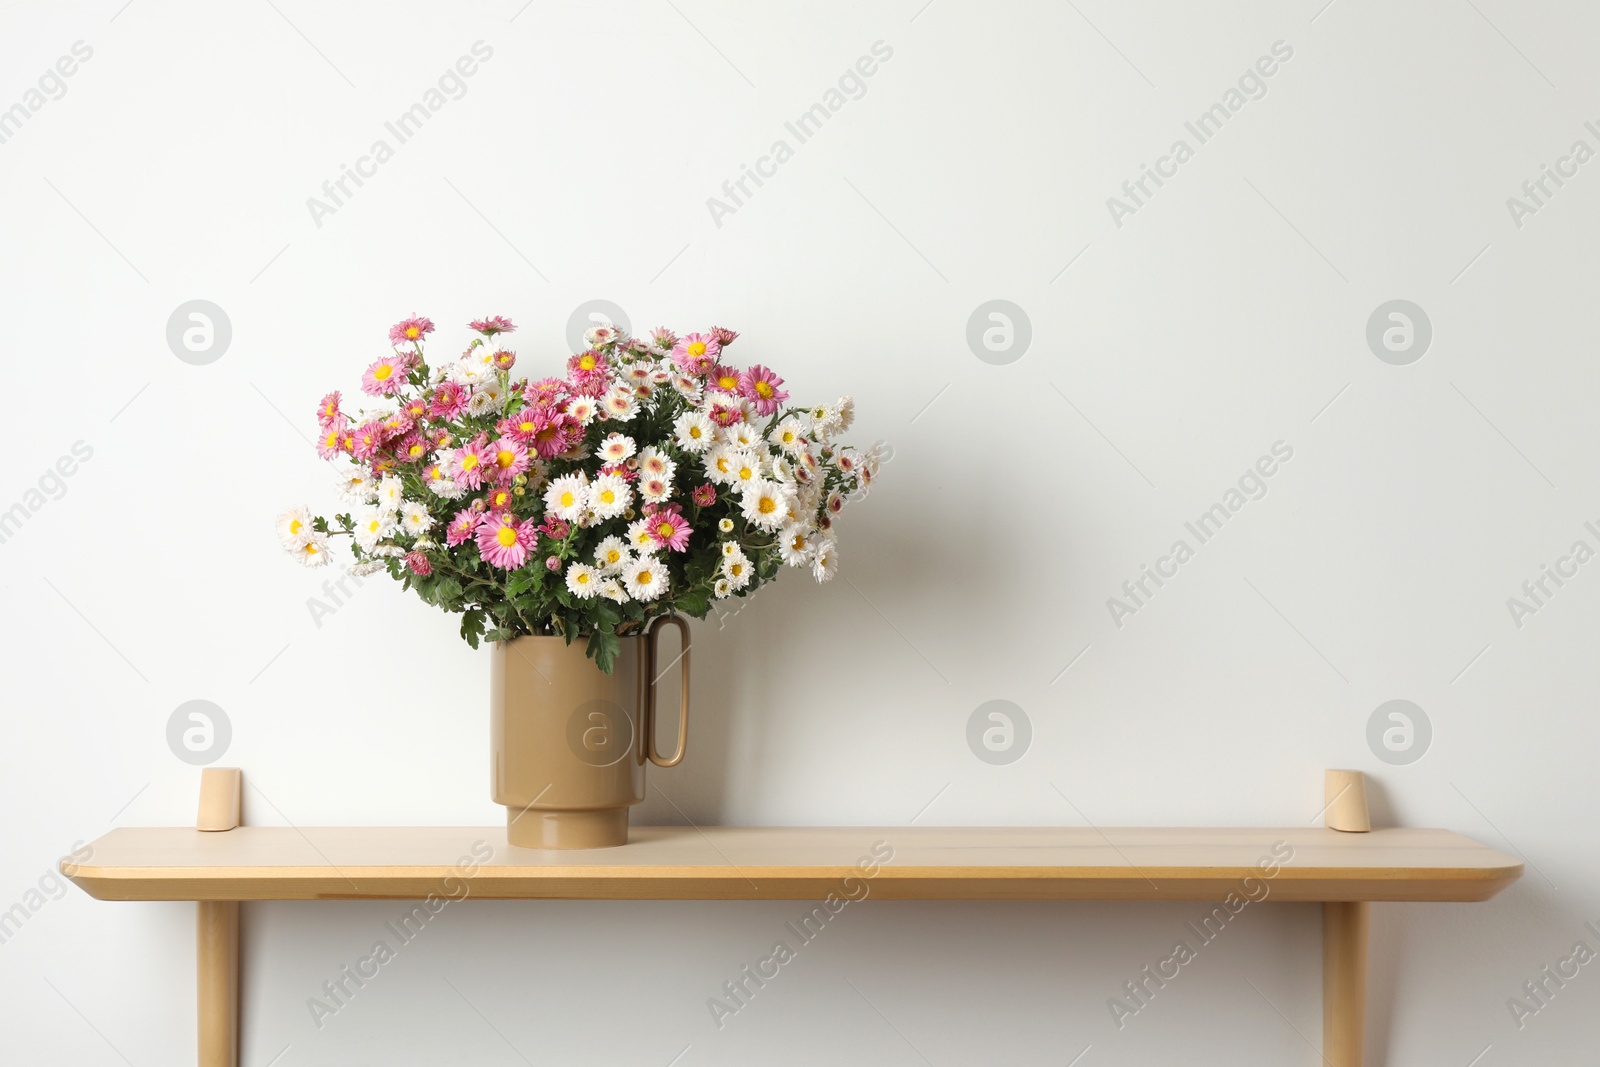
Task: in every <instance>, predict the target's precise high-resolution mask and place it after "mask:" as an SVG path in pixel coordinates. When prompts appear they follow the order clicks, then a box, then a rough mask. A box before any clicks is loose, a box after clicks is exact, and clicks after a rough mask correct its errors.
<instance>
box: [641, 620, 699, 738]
mask: <svg viewBox="0 0 1600 1067" xmlns="http://www.w3.org/2000/svg"><path fill="white" fill-rule="evenodd" d="M664 622H666V623H671V624H672V625H674V626H676V627H677V628H678V638H679V640H681V641H682V642H683V652H682V654H681V655H680V656H679V657H678V658H679V659H681V660H682V661H683V671H682V675H681V680H680V684H679V689H678V750H677V751H676V752H674V753H673V754H672V758H671V759H662V758H661V753H660V752H657V751H656V682H657V681H659V680H660V679H659V678H658V677H657V676H656V644H657V637H658V636H659V635H660V633H661V626H660V624H661V623H664ZM645 634H646V637H647V638H648V639H649V641H650V655H649V657H648V660H647V663H648V667H647V669H648V670H649V676H648V677H647V678H646V679H645V698H644V699H645V704H644V707H645V714H644V735H645V748H644V750H645V755H646V756H648V757H649V759H650V762H651V763H654V764H655V765H656V766H657V767H676V766H677V765H678V764H680V763H682V762H683V757H684V754H685V753H686V752H688V751H689V647H690V644H689V624H688V623H687V622H686V621H684V618H683V616H682V615H658V616H656V619H655V621H654V622H652V623H651V624H650V628H649V629H648V630H647V631H645ZM670 666H671V664H668V667H670Z"/></svg>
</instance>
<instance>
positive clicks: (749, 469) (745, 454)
mask: <svg viewBox="0 0 1600 1067" xmlns="http://www.w3.org/2000/svg"><path fill="white" fill-rule="evenodd" d="M729 459H730V470H729V473H730V474H731V475H732V484H733V485H737V486H740V487H741V488H742V487H744V486H747V485H749V484H750V483H752V482H757V481H760V480H761V457H760V456H758V455H756V454H755V453H754V452H750V451H747V450H744V449H739V450H737V451H735V452H733V453H731V454H730V456H729Z"/></svg>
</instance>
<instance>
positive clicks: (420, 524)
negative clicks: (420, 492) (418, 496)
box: [400, 500, 433, 537]
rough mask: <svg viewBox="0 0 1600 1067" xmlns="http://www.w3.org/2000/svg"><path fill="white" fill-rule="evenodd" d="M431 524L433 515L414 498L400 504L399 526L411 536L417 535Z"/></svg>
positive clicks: (424, 531)
mask: <svg viewBox="0 0 1600 1067" xmlns="http://www.w3.org/2000/svg"><path fill="white" fill-rule="evenodd" d="M431 526H433V516H432V515H429V514H428V509H427V508H425V507H423V506H422V505H421V504H419V503H417V502H416V501H415V500H407V501H406V502H405V503H404V504H401V505H400V528H401V529H402V530H404V531H405V532H406V533H408V534H410V535H411V536H412V537H419V536H421V535H422V534H425V533H427V532H428V529H429V528H430V527H431Z"/></svg>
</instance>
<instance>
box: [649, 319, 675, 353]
mask: <svg viewBox="0 0 1600 1067" xmlns="http://www.w3.org/2000/svg"><path fill="white" fill-rule="evenodd" d="M677 343H678V335H677V334H675V333H673V332H672V331H671V330H669V329H667V328H666V327H665V326H657V327H656V328H655V329H653V330H651V331H650V347H651V348H652V349H654V350H655V351H656V352H657V353H659V354H660V355H666V354H667V353H668V352H671V351H672V346H673V345H676V344H677Z"/></svg>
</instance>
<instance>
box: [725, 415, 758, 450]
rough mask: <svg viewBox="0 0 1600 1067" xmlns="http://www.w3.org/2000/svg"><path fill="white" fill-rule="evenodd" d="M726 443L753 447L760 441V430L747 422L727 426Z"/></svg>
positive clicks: (739, 446) (748, 447)
mask: <svg viewBox="0 0 1600 1067" xmlns="http://www.w3.org/2000/svg"><path fill="white" fill-rule="evenodd" d="M727 437H728V443H729V444H730V445H733V446H734V447H735V448H747V449H753V448H755V447H756V445H758V444H759V443H760V442H761V431H759V430H757V429H756V428H755V427H754V426H751V425H750V424H749V423H748V422H741V423H738V424H736V425H734V426H730V427H728V434H727Z"/></svg>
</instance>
